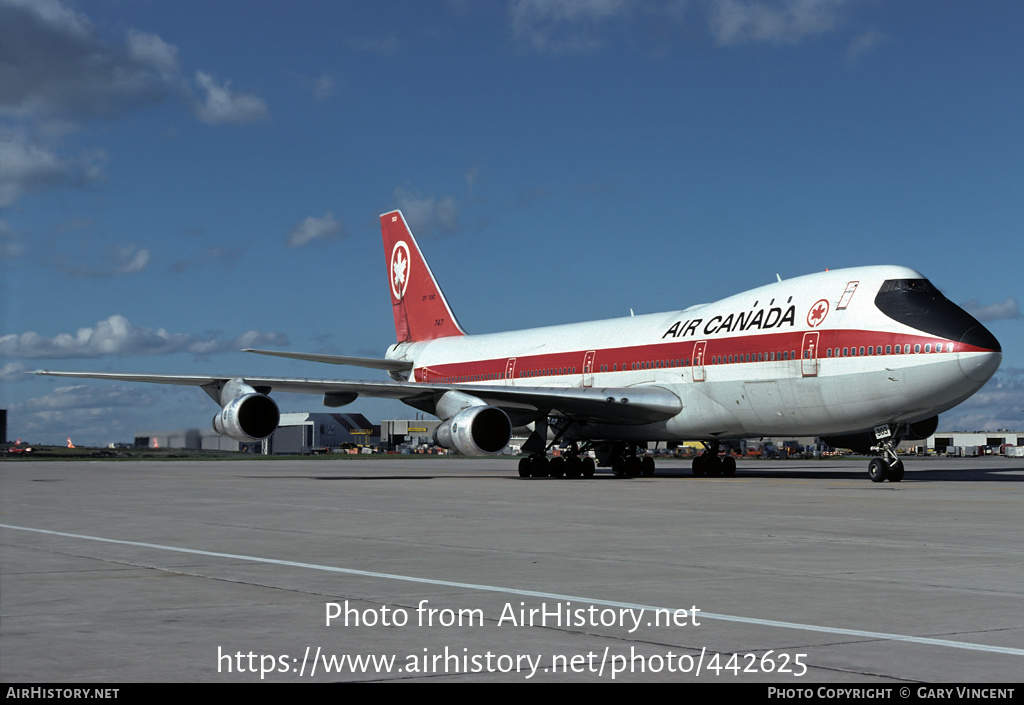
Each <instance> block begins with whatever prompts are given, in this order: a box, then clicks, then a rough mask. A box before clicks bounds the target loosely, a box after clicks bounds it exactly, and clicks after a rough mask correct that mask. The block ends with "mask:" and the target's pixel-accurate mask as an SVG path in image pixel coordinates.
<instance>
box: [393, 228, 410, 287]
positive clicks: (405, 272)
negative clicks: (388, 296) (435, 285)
mask: <svg viewBox="0 0 1024 705" xmlns="http://www.w3.org/2000/svg"><path fill="white" fill-rule="evenodd" d="M408 285H409V246H408V245H406V244H405V241H404V240H399V241H398V242H396V243H395V247H394V249H393V250H392V251H391V293H392V294H394V295H395V299H396V300H398V301H401V300H402V297H403V296H405V289H406V287H407V286H408Z"/></svg>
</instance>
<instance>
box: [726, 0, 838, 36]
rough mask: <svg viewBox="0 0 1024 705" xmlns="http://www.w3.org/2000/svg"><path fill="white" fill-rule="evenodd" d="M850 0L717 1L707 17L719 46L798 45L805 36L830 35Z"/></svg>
mask: <svg viewBox="0 0 1024 705" xmlns="http://www.w3.org/2000/svg"><path fill="white" fill-rule="evenodd" d="M848 2H849V0H779V1H778V2H762V1H759V0H714V2H713V3H712V6H711V9H710V13H709V16H708V24H709V26H710V28H711V33H712V34H713V35H714V37H715V39H716V40H717V41H718V43H719V44H722V45H727V46H728V45H734V44H742V43H744V42H768V43H769V44H797V43H799V42H800V41H801V40H803V39H804V38H805V37H810V36H815V35H819V34H824V33H825V32H830V31H832V30H833V29H835V28H836V27H837V26H838V25H839V23H840V21H841V17H840V9H841V8H842V7H843V5H846V4H847V3H848Z"/></svg>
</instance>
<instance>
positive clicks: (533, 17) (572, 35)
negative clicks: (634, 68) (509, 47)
mask: <svg viewBox="0 0 1024 705" xmlns="http://www.w3.org/2000/svg"><path fill="white" fill-rule="evenodd" d="M631 4H632V3H630V2H628V0H513V1H512V3H511V4H510V5H509V13H510V14H511V17H512V32H513V34H514V35H515V36H516V37H518V38H520V39H523V40H525V41H527V42H528V43H530V44H531V45H532V46H533V48H534V49H536V50H538V51H554V52H572V51H584V50H587V49H593V48H595V47H596V46H597V45H598V44H599V42H598V39H597V37H596V35H595V33H594V30H595V28H596V26H597V25H598V24H600V23H603V22H606V21H608V20H610V19H612V18H613V17H616V16H619V15H621V14H622V13H623V12H624V11H627V10H628V9H629V8H630V6H631Z"/></svg>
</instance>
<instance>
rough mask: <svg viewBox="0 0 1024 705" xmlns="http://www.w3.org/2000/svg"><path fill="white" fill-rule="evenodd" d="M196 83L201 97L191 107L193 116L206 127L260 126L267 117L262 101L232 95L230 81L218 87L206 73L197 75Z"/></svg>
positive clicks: (247, 96) (250, 97) (197, 73)
mask: <svg viewBox="0 0 1024 705" xmlns="http://www.w3.org/2000/svg"><path fill="white" fill-rule="evenodd" d="M195 80H196V83H197V84H198V85H199V90H200V93H201V94H202V96H201V98H200V100H199V101H197V102H195V103H194V104H193V112H194V113H195V115H196V117H197V118H199V120H201V121H202V122H205V123H206V124H208V125H224V124H233V125H239V124H243V123H247V122H259V121H261V120H265V119H267V118H268V117H269V116H270V111H269V110H268V109H267V104H266V103H265V102H264V101H263V99H262V98H259V97H257V96H254V95H251V94H248V93H238V92H237V91H232V90H231V83H230V82H229V81H224V82H223V83H220V84H219V83H217V81H216V79H215V78H214V77H213V76H211V75H210V74H208V73H206V72H205V71H196V75H195Z"/></svg>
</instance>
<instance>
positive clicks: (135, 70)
mask: <svg viewBox="0 0 1024 705" xmlns="http://www.w3.org/2000/svg"><path fill="white" fill-rule="evenodd" d="M0 26H3V27H4V44H3V49H4V58H3V60H2V61H0V114H3V113H6V114H9V115H18V116H22V117H29V118H38V117H40V116H70V117H72V118H74V119H83V118H90V117H97V116H109V115H112V114H115V113H118V112H121V111H123V110H125V109H127V108H130V107H135V106H138V105H141V104H144V103H150V102H154V101H158V100H161V99H163V98H164V97H166V96H167V95H168V93H169V92H170V90H171V88H172V86H171V85H170V84H169V82H168V75H167V74H166V70H167V69H168V68H169V64H168V61H169V58H170V57H171V56H172V55H173V54H174V52H175V51H176V50H175V49H174V48H173V47H171V45H169V44H167V43H165V42H163V41H162V40H159V38H157V37H155V36H154V35H144V34H141V33H130V34H129V35H128V37H127V41H126V43H125V45H120V44H117V43H111V42H108V41H106V40H104V39H103V38H102V37H100V36H99V34H98V33H97V32H96V30H95V28H94V27H93V26H92V23H90V22H89V20H88V19H87V18H86V17H85V16H84V15H82V14H80V13H78V12H75V11H74V10H72V9H70V8H69V7H67V6H66V5H65V4H63V3H61V2H58V1H57V0H5V1H4V2H0Z"/></svg>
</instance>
